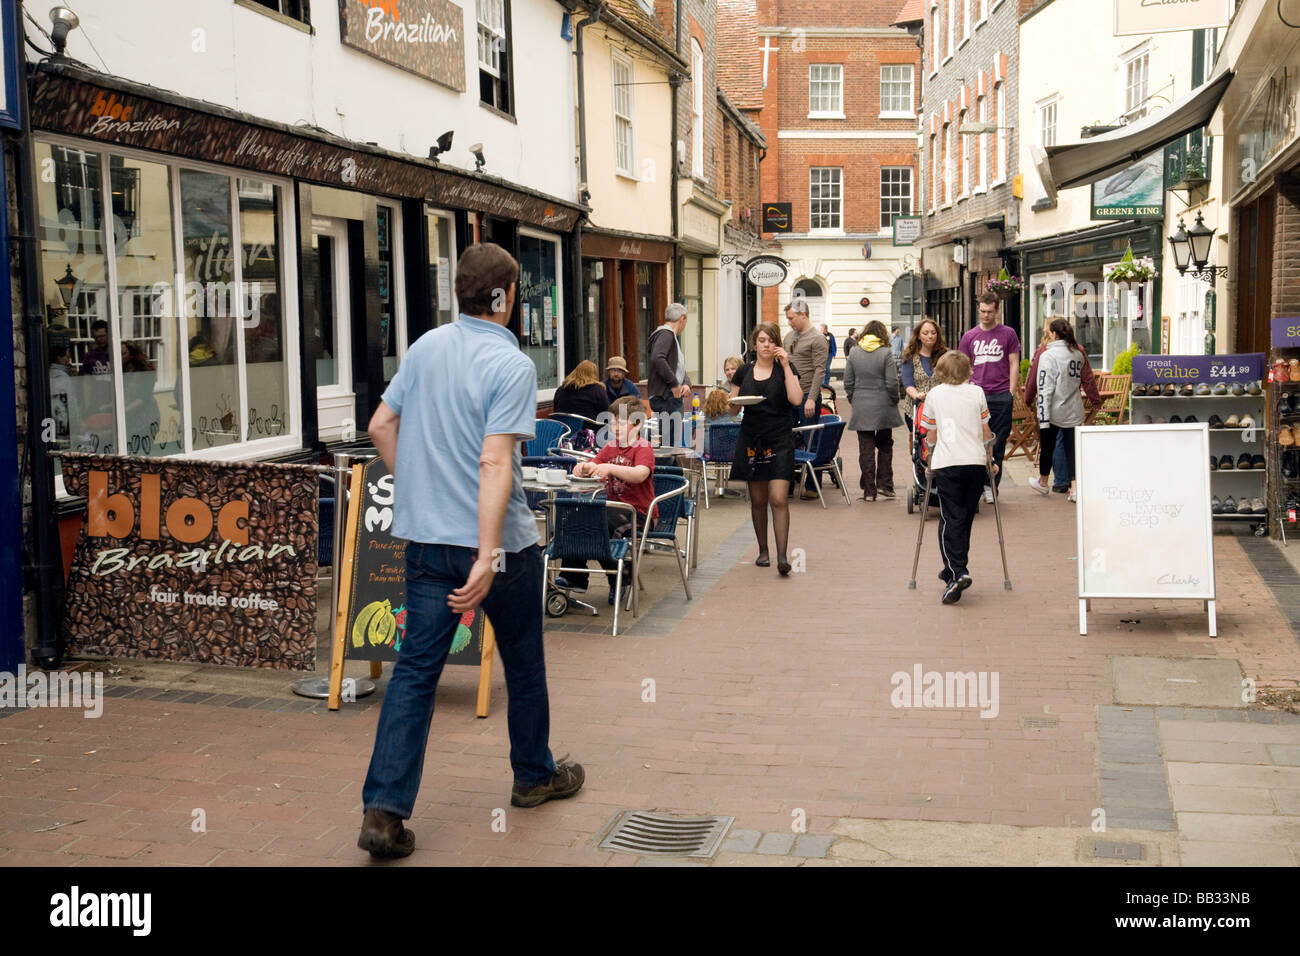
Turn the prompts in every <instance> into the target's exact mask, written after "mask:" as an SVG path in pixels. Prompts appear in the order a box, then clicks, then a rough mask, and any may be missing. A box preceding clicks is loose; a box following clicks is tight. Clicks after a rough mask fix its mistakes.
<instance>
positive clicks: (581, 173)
mask: <svg viewBox="0 0 1300 956" xmlns="http://www.w3.org/2000/svg"><path fill="white" fill-rule="evenodd" d="M604 8H605V4H604V3H603V2H602V3H596V4H595V5H593V6H592V7H591V9H590V12H589V13H588V15H587V18H586V19H585V20H579V21H578V23H577V25H576V26H575V27H574V28H573V32H574V33H575V34H576V35H577V40H578V42H577V49H576V50H575V51H574V54H573V55H574V56H575V57H576V58H577V60H578V64H577V76H578V192H579V195H578V198H579V199H580V200H582V202H583V203H584V204H585V203H586V202H587V200H586V198H584V197H583V195H582V193H583V192H585V191H586V190H587V80H586V68H585V63H586V59H585V57H584V55H583V50H582V34H583V31H584V30H586V29H587V27H589V26H591V25H592V24H593V23H596V22H598V21H599V20H600V15H601V13H602V12H603V11H604Z"/></svg>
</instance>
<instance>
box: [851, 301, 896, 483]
mask: <svg viewBox="0 0 1300 956" xmlns="http://www.w3.org/2000/svg"><path fill="white" fill-rule="evenodd" d="M858 346H859V347H858V348H856V349H853V350H852V351H851V352H849V353H848V355H847V357H846V361H845V364H844V391H845V393H846V394H847V395H848V399H849V404H850V405H852V406H853V417H852V418H850V419H849V428H850V429H852V430H853V431H855V432H857V433H858V466H859V467H860V468H861V469H862V477H861V478H860V479H859V480H858V481H859V484H860V485H861V487H862V500H863V501H875V500H876V496H877V495H879V496H880V497H882V498H893V497H894V432H893V430H894V429H895V428H897V427H898V426H899V425H901V424H903V419H902V416H900V415H899V414H898V399H899V391H898V366H897V365H895V364H894V353H893V351H892V350H891V349H890V347H889V346H890V343H889V330H888V329H886V328H885V326H884V324H883V323H882V322H879V321H874V322H868V323H867V327H866V328H865V329H864V330H863V333H862V337H861V338H860V339H858Z"/></svg>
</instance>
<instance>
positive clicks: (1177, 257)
mask: <svg viewBox="0 0 1300 956" xmlns="http://www.w3.org/2000/svg"><path fill="white" fill-rule="evenodd" d="M1169 248H1170V249H1172V250H1173V253H1174V265H1175V266H1176V267H1177V268H1178V274H1179V275H1182V274H1183V273H1184V272H1186V271H1187V265H1188V260H1190V259H1191V257H1192V243H1191V240H1189V239H1188V238H1187V230H1186V229H1185V228H1183V221H1182V219H1179V220H1178V231H1177V232H1176V233H1174V234H1173V235H1172V236H1170V237H1169Z"/></svg>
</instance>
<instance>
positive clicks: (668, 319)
mask: <svg viewBox="0 0 1300 956" xmlns="http://www.w3.org/2000/svg"><path fill="white" fill-rule="evenodd" d="M684 331H686V306H684V305H682V304H681V303H680V302H674V303H673V304H672V305H670V306H668V308H666V309H664V322H663V325H661V326H659V328H657V329H655V330H654V332H653V333H652V334H651V335H650V347H649V352H650V362H649V365H650V374H649V376H648V377H647V379H646V389H647V391H648V392H649V398H650V410H651V411H652V412H654V413H656V415H658V416H659V419H660V422H661V424H660V429H659V434H660V435H661V436H663V440H664V443H665V444H677V442H676V440H674V439H672V438H671V437H670V436H673V435H675V434H676V429H671V430H670V429H667V428H665V427H664V424H665V423H666V422H670V421H672V419H667V420H665V419H664V415H665V414H668V415H671V414H673V413H676V414H677V415H678V417H679V418H680V416H681V412H682V399H683V398H685V397H686V396H687V395H689V394H690V393H691V384H690V382H691V380H690V377H689V376H688V375H687V374H686V354H685V353H684V352H683V351H682V346H681V343H680V342H679V341H678V339H679V338H680V337H681V334H682V333H683V332H684Z"/></svg>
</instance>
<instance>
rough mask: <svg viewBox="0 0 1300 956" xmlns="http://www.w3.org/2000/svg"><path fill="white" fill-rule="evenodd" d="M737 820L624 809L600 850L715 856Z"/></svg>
mask: <svg viewBox="0 0 1300 956" xmlns="http://www.w3.org/2000/svg"><path fill="white" fill-rule="evenodd" d="M735 819H736V818H735V817H677V816H671V815H669V814H666V813H647V812H646V811H644V810H621V811H619V813H618V815H617V816H616V817H615V818H614V820H613V822H612V823H611V824H610V825H609V826H608V827H607V828H606V830H605V837H604V838H603V839H602V840H601V841H600V844H599V847H598V849H601V850H614V851H615V852H617V853H636V854H649V855H654V856H689V857H711V856H713V854H714V853H715V852H717V849H718V846H719V845H720V844H721V843H722V839H723V837H725V836H726V835H727V831H728V830H730V829H731V824H732V823H733V822H735Z"/></svg>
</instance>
